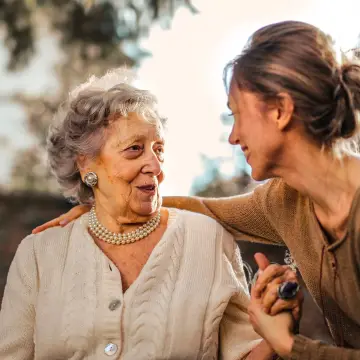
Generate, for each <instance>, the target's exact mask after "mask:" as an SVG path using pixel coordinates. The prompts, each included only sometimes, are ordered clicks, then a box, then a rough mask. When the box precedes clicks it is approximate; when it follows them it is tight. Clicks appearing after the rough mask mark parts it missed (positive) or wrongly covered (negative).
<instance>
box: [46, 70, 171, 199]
mask: <svg viewBox="0 0 360 360" xmlns="http://www.w3.org/2000/svg"><path fill="white" fill-rule="evenodd" d="M128 82H129V78H128V76H127V74H126V76H124V69H120V70H112V71H109V72H108V73H107V74H106V75H104V76H103V77H100V78H97V77H94V76H93V77H91V78H90V79H89V80H88V81H87V82H86V83H84V84H82V85H80V86H79V87H77V88H76V89H75V90H73V91H72V92H71V93H70V95H69V98H68V99H67V101H65V102H64V103H63V104H62V105H61V106H60V107H59V109H58V111H57V113H56V115H55V116H54V119H53V123H52V124H51V126H50V128H49V133H48V137H47V152H48V159H49V164H50V167H51V171H52V173H53V174H54V175H55V177H56V179H57V181H58V183H59V185H60V187H61V190H62V192H63V194H64V196H65V197H66V198H68V199H69V200H70V201H72V202H78V203H81V204H92V203H93V202H94V193H93V191H92V189H91V188H89V187H87V186H86V185H85V184H84V183H83V182H82V179H81V176H80V171H79V168H78V165H77V159H78V157H79V155H83V156H86V157H89V158H94V157H96V156H97V155H98V154H99V152H100V150H101V148H102V147H103V145H104V143H105V141H106V136H105V130H106V128H107V127H108V125H109V117H111V115H114V114H119V116H123V117H126V116H127V115H128V113H130V112H135V113H137V114H140V115H141V116H143V117H144V119H146V120H148V121H157V120H159V121H161V123H164V119H162V118H161V117H160V116H159V114H158V112H157V100H156V97H155V96H154V95H153V94H151V93H150V92H149V91H147V90H140V89H138V88H136V87H134V86H132V85H130V84H129V83H128Z"/></svg>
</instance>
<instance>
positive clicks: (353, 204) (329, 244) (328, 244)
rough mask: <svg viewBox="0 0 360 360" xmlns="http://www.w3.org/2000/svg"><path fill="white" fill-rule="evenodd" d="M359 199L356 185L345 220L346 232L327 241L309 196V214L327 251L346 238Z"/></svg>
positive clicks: (358, 189) (359, 191)
mask: <svg viewBox="0 0 360 360" xmlns="http://www.w3.org/2000/svg"><path fill="white" fill-rule="evenodd" d="M359 201H360V187H358V188H357V189H356V191H355V194H354V197H353V199H352V202H351V205H350V210H349V217H348V221H347V225H346V233H345V234H344V236H343V237H342V238H340V239H337V240H335V241H334V242H329V241H328V237H327V236H326V233H325V231H324V230H323V227H322V225H321V223H320V222H319V220H318V218H317V216H316V213H315V208H314V202H313V201H312V200H311V198H309V204H310V213H311V216H312V218H313V220H314V222H315V224H316V228H317V231H318V232H319V233H320V234H321V238H322V240H323V241H324V242H325V246H326V248H327V250H329V251H331V250H334V249H335V248H337V247H338V246H339V245H341V244H342V243H343V242H344V241H345V240H346V239H347V237H348V235H349V232H350V230H351V228H352V226H353V222H354V216H355V209H356V208H357V205H358V203H359Z"/></svg>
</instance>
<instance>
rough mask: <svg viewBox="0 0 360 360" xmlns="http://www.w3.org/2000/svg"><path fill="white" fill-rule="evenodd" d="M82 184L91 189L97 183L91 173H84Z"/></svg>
mask: <svg viewBox="0 0 360 360" xmlns="http://www.w3.org/2000/svg"><path fill="white" fill-rule="evenodd" d="M84 183H85V185H87V186H88V187H91V188H93V187H95V186H96V184H97V183H98V177H97V175H96V174H95V173H94V172H93V171H90V172H88V173H86V174H85V176H84Z"/></svg>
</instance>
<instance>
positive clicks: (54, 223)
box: [31, 216, 61, 234]
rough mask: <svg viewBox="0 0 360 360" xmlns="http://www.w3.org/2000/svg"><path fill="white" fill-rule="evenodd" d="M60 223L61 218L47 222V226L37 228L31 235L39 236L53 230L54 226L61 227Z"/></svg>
mask: <svg viewBox="0 0 360 360" xmlns="http://www.w3.org/2000/svg"><path fill="white" fill-rule="evenodd" d="M60 221H61V216H59V217H57V218H56V219H53V220H50V221H48V222H46V223H45V224H42V225H40V226H37V227H36V228H35V229H34V230H33V231H32V232H31V233H32V234H38V233H40V232H42V231H44V230H46V229H48V228H51V227H54V226H59V223H60Z"/></svg>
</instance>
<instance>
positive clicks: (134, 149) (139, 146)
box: [126, 145, 144, 152]
mask: <svg viewBox="0 0 360 360" xmlns="http://www.w3.org/2000/svg"><path fill="white" fill-rule="evenodd" d="M126 150H129V151H132V152H135V151H142V150H144V147H143V146H141V145H132V146H130V147H128V148H127V149H126Z"/></svg>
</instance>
